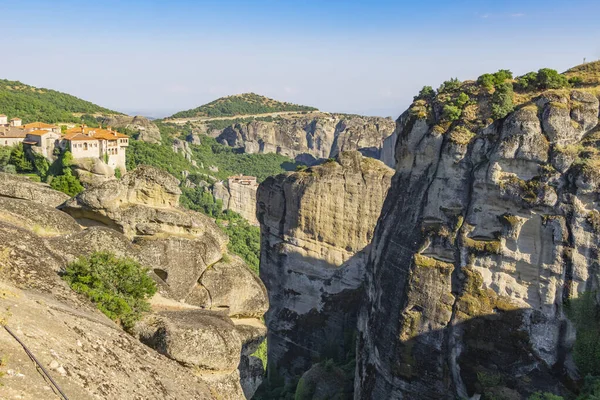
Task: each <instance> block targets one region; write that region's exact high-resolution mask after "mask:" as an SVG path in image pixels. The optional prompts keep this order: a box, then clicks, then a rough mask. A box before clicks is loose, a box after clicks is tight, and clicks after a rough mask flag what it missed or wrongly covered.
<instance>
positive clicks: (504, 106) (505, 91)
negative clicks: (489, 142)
mask: <svg viewBox="0 0 600 400" xmlns="http://www.w3.org/2000/svg"><path fill="white" fill-rule="evenodd" d="M513 95H514V92H513V85H512V83H510V82H505V83H502V84H501V85H499V86H498V87H497V88H496V91H495V92H494V95H493V96H492V118H495V119H498V118H504V117H506V116H507V115H508V113H510V112H512V110H514V104H513Z"/></svg>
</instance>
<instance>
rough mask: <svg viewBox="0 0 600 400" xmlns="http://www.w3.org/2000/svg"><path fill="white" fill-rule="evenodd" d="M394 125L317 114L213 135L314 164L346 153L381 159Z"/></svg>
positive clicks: (235, 127) (250, 150) (251, 150)
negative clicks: (352, 152)
mask: <svg viewBox="0 0 600 400" xmlns="http://www.w3.org/2000/svg"><path fill="white" fill-rule="evenodd" d="M394 126H395V125H394V122H393V121H392V120H391V119H388V118H379V117H362V116H345V115H339V114H327V113H317V114H315V115H306V116H296V117H294V118H281V119H276V120H274V121H272V122H268V121H253V122H250V123H244V124H235V125H232V126H230V127H227V128H225V129H224V130H222V131H220V132H215V133H211V134H213V135H215V136H216V137H217V140H218V141H219V142H221V143H223V144H227V145H229V146H232V147H237V148H243V149H244V151H245V152H246V153H278V154H283V155H285V156H288V157H290V158H294V159H296V160H298V161H303V162H306V163H313V162H314V161H315V160H318V159H323V158H330V157H335V156H336V155H337V154H338V153H339V152H341V151H346V150H359V151H360V152H361V153H363V154H364V155H367V156H369V157H374V158H379V156H380V151H381V147H382V143H383V140H384V139H385V138H386V137H388V136H389V135H390V134H391V133H392V132H393V130H394Z"/></svg>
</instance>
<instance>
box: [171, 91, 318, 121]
mask: <svg viewBox="0 0 600 400" xmlns="http://www.w3.org/2000/svg"><path fill="white" fill-rule="evenodd" d="M317 110H318V109H317V108H315V107H309V106H303V105H299V104H293V103H287V102H282V101H278V100H274V99H271V98H268V97H265V96H261V95H258V94H256V93H242V94H236V95H232V96H227V97H221V98H219V99H217V100H214V101H211V102H210V103H207V104H204V105H202V106H200V107H196V108H193V109H191V110H186V111H180V112H178V113H175V114H173V115H172V116H171V117H170V118H195V117H198V118H199V117H226V116H236V115H253V114H265V113H271V112H290V111H291V112H293V111H297V112H301V111H317Z"/></svg>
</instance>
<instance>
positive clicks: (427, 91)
mask: <svg viewBox="0 0 600 400" xmlns="http://www.w3.org/2000/svg"><path fill="white" fill-rule="evenodd" d="M434 97H435V90H433V88H432V87H431V86H423V88H422V89H421V91H420V92H419V94H418V95H417V96H415V97H414V99H413V100H415V101H416V100H431V99H433V98H434Z"/></svg>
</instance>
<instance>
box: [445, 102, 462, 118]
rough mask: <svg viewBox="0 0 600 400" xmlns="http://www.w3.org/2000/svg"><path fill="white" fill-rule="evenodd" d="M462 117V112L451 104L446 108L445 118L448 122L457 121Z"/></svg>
mask: <svg viewBox="0 0 600 400" xmlns="http://www.w3.org/2000/svg"><path fill="white" fill-rule="evenodd" d="M461 115H462V110H461V109H460V108H458V107H456V106H453V105H451V104H446V105H445V106H444V111H443V118H444V119H445V120H447V121H457V120H458V119H460V116H461Z"/></svg>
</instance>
